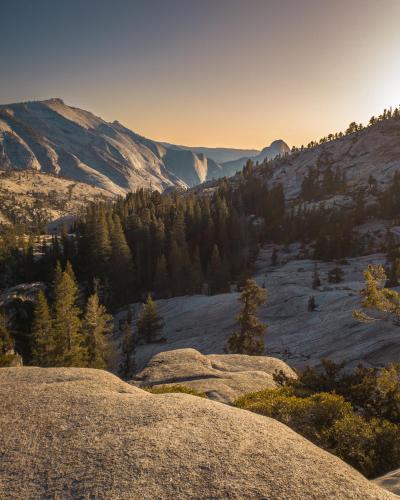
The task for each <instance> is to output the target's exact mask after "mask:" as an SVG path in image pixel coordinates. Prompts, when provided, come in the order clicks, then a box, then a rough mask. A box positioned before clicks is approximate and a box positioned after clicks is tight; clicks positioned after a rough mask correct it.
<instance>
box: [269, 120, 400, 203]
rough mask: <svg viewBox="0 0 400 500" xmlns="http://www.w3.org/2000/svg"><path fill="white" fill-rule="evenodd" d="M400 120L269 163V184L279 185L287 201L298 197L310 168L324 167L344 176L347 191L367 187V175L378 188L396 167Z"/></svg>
mask: <svg viewBox="0 0 400 500" xmlns="http://www.w3.org/2000/svg"><path fill="white" fill-rule="evenodd" d="M399 139H400V120H399V119H398V118H392V119H387V120H383V121H380V122H378V123H376V124H374V125H372V126H369V127H367V128H364V129H363V130H360V131H358V132H354V133H350V134H348V135H345V136H344V137H341V138H338V139H335V140H331V141H328V142H325V143H323V144H320V145H318V146H315V147H312V148H308V149H305V150H303V151H296V152H294V153H293V154H290V155H288V156H285V157H283V158H281V159H278V160H277V161H275V162H272V164H271V172H272V175H271V177H270V182H271V183H278V182H279V183H282V185H283V186H284V190H285V194H286V196H287V197H288V198H294V197H297V196H298V195H299V194H300V190H301V184H302V181H303V179H304V177H305V176H306V175H307V173H308V172H309V168H310V167H314V168H316V169H318V170H319V171H320V172H321V173H323V172H324V171H326V169H327V168H331V169H332V170H336V169H339V170H340V171H341V172H343V173H344V175H345V178H346V182H347V185H348V191H353V190H354V188H359V187H364V188H365V187H368V185H369V184H368V181H369V178H370V176H373V177H374V178H375V179H376V181H377V188H378V189H380V188H382V187H383V186H385V185H387V184H388V183H389V181H391V180H392V178H393V175H394V173H395V172H397V171H398V170H399V168H400V140H399Z"/></svg>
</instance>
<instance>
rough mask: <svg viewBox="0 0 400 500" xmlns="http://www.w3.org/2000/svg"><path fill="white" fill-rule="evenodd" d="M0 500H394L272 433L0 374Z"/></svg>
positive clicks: (84, 379)
mask: <svg viewBox="0 0 400 500" xmlns="http://www.w3.org/2000/svg"><path fill="white" fill-rule="evenodd" d="M0 398H1V403H2V404H1V409H0V454H1V460H0V487H1V497H2V498H4V499H15V498H18V499H28V498H65V499H67V498H107V499H111V500H112V499H127V498H141V499H154V498H157V499H170V498H176V499H186V498H187V499H189V498H191V499H192V498H230V499H241V498H263V499H271V500H272V499H274V500H276V499H291V500H300V499H304V500H305V499H318V500H323V499H329V500H331V499H333V498H338V499H339V498H340V499H341V500H347V499H349V500H350V499H351V500H357V499H359V500H372V499H374V500H376V499H382V500H384V499H391V498H396V496H395V495H393V494H392V493H389V492H386V491H384V490H382V489H381V488H380V487H378V486H377V485H375V484H373V483H371V482H369V481H367V480H366V479H365V478H364V477H363V476H362V475H361V474H359V473H358V472H356V471H355V470H354V469H352V468H351V467H350V466H348V465H346V464H345V463H344V462H342V461H341V460H340V459H338V458H336V457H334V456H332V455H330V454H329V453H327V452H325V451H323V450H321V449H319V448H317V447H316V446H315V445H313V444H312V443H310V442H309V441H307V440H306V439H304V438H303V437H301V436H299V435H297V434H296V433H295V432H293V431H292V430H290V429H289V428H288V427H286V426H284V425H283V424H281V423H279V422H277V421H275V420H272V419H269V418H267V417H263V416H260V415H256V414H254V413H251V412H248V411H244V410H240V409H238V408H233V407H230V406H228V405H223V404H220V403H218V402H214V401H210V400H207V399H204V398H198V397H195V396H190V395H187V394H163V395H153V394H149V393H147V392H145V391H143V390H141V389H139V388H137V387H134V386H131V385H129V384H126V383H124V382H122V381H121V380H119V379H118V378H117V377H115V376H114V375H111V374H110V373H107V372H104V371H101V370H94V369H79V368H48V369H45V368H34V367H26V368H2V369H0Z"/></svg>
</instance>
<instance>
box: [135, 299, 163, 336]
mask: <svg viewBox="0 0 400 500" xmlns="http://www.w3.org/2000/svg"><path fill="white" fill-rule="evenodd" d="M163 328H164V322H163V319H162V318H161V316H159V314H158V311H157V304H156V303H155V302H154V300H153V299H152V298H151V295H148V296H147V300H146V302H145V304H144V305H143V308H142V310H141V312H140V314H139V318H138V320H137V331H138V336H139V337H140V338H144V339H145V341H146V342H153V341H154V340H155V339H156V337H157V335H158V334H159V333H160V332H161V331H162V330H163Z"/></svg>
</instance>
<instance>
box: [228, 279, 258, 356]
mask: <svg viewBox="0 0 400 500" xmlns="http://www.w3.org/2000/svg"><path fill="white" fill-rule="evenodd" d="M266 300H267V291H266V290H265V289H264V288H262V287H260V286H258V285H257V283H256V282H255V281H254V280H247V281H246V284H245V287H244V288H243V291H242V293H241V295H240V299H239V301H240V302H241V303H242V310H241V311H240V314H239V315H238V316H237V320H238V323H239V327H240V328H239V331H237V332H235V333H233V334H232V336H231V337H230V338H229V340H228V345H227V349H226V350H227V352H229V353H232V354H248V355H253V356H257V355H263V354H264V349H265V346H264V334H265V331H266V329H267V326H266V325H265V324H264V323H262V322H261V321H259V320H258V319H257V318H256V316H255V313H256V311H257V309H258V308H259V307H260V306H261V305H263V304H265V302H266Z"/></svg>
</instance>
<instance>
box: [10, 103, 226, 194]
mask: <svg viewBox="0 0 400 500" xmlns="http://www.w3.org/2000/svg"><path fill="white" fill-rule="evenodd" d="M1 166H2V167H3V168H4V167H5V168H8V169H16V170H28V169H29V170H36V171H41V172H44V173H51V174H55V175H59V176H61V177H65V178H68V179H72V180H75V181H80V182H85V183H87V184H90V185H94V186H97V187H100V188H103V189H105V190H107V191H110V192H112V193H114V194H124V193H126V192H128V191H131V190H135V189H137V188H139V187H150V186H151V187H152V188H154V189H157V190H160V191H161V190H163V189H165V188H166V187H171V186H172V187H173V186H176V187H186V186H193V185H195V184H198V183H200V182H203V181H204V180H206V179H210V178H214V177H220V176H221V175H222V172H221V169H220V167H219V166H218V165H217V164H216V163H215V162H214V161H213V160H210V159H208V158H206V157H205V156H204V155H203V154H200V155H196V154H195V153H193V152H191V151H186V150H183V149H179V148H174V147H167V146H165V145H163V144H161V143H157V142H154V141H151V140H150V139H147V138H145V137H142V136H140V135H138V134H135V133H134V132H132V131H131V130H129V129H127V128H126V127H124V126H123V125H121V124H120V123H118V122H116V121H115V122H113V123H108V122H105V121H104V120H102V119H101V118H98V117H96V116H94V115H93V114H91V113H89V112H88V111H84V110H81V109H78V108H73V107H70V106H67V105H66V104H64V102H63V101H62V100H61V99H50V100H47V101H34V102H25V103H18V104H9V105H1V106H0V167H1Z"/></svg>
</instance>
